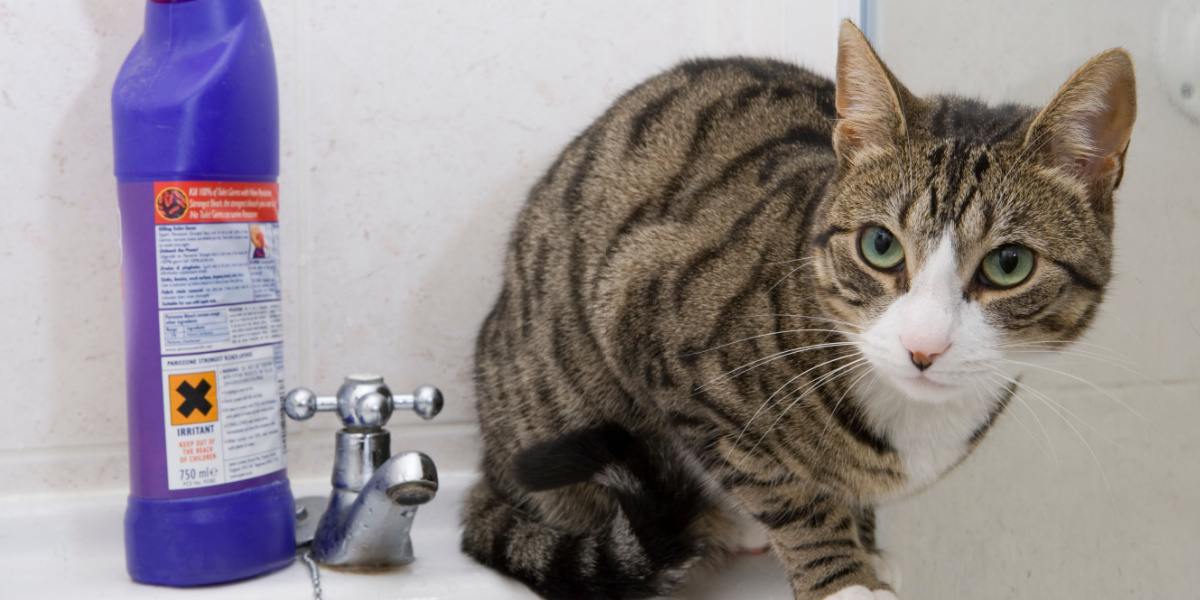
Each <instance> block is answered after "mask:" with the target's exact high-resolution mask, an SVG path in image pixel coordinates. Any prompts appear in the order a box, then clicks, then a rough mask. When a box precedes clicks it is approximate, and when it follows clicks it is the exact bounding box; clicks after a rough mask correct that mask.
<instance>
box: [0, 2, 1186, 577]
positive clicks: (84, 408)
mask: <svg viewBox="0 0 1200 600" xmlns="http://www.w3.org/2000/svg"><path fill="white" fill-rule="evenodd" d="M264 3H265V5H266V8H267V12H268V17H269V19H270V22H271V26H272V30H273V32H274V38H275V39H274V42H275V47H276V53H277V55H278V60H279V69H280V80H281V85H282V90H281V91H282V94H281V104H282V111H283V113H282V114H283V126H284V134H283V136H284V138H283V143H284V156H283V170H284V172H283V175H282V176H281V184H282V187H283V199H284V200H283V201H284V215H283V226H284V234H285V240H284V253H285V259H286V261H287V262H286V265H287V266H286V268H285V273H284V275H285V278H286V285H287V288H288V290H287V291H288V292H289V294H288V299H289V300H288V306H287V310H288V323H287V330H288V331H287V333H288V336H289V345H288V352H289V364H288V368H289V373H288V379H289V381H290V382H291V383H292V384H295V385H299V384H305V385H309V386H312V387H314V388H317V389H319V390H326V391H328V390H332V389H333V388H334V387H335V386H336V385H337V383H338V381H339V379H340V377H341V376H342V375H343V374H344V373H348V372H351V371H363V370H375V371H379V372H381V373H383V374H385V375H386V376H387V377H388V378H389V380H390V381H391V382H392V384H393V387H395V388H397V389H406V388H408V387H411V386H413V385H415V384H417V383H420V382H430V383H434V384H437V385H439V386H441V387H442V388H443V389H444V390H445V392H446V395H447V409H446V411H445V413H444V414H443V415H442V416H440V417H438V419H437V420H436V421H434V422H432V423H416V422H415V417H411V416H406V415H399V416H397V417H395V418H394V422H395V423H396V424H397V437H398V441H397V442H396V445H397V446H399V447H415V448H421V449H425V450H427V451H430V452H431V454H433V455H434V456H435V457H437V458H438V460H439V462H440V463H442V464H443V468H455V467H460V468H465V467H469V466H470V465H471V463H472V461H473V457H474V451H475V442H474V434H473V426H472V411H471V408H470V407H471V403H472V398H471V385H470V381H469V356H470V353H471V347H472V342H473V337H474V334H475V329H476V326H477V324H478V322H479V321H480V319H481V318H482V317H483V315H484V314H485V313H486V311H487V309H488V306H489V304H490V302H491V301H492V299H493V296H494V294H495V293H496V291H497V289H498V280H497V274H498V267H499V264H500V261H501V256H502V251H503V244H504V240H505V238H506V235H507V230H508V227H509V225H510V223H511V221H512V218H513V216H514V214H515V212H516V210H517V208H518V207H519V205H520V202H521V200H522V197H523V194H524V192H525V190H526V189H527V188H528V187H529V185H530V184H531V183H532V182H533V180H534V179H535V178H536V177H537V176H538V175H539V174H540V172H541V171H542V169H544V168H545V167H546V165H547V164H548V163H549V161H550V160H551V159H552V157H553V155H554V153H555V152H556V151H557V150H558V149H559V148H560V147H561V146H562V145H563V144H564V143H565V142H566V141H567V140H569V139H570V138H571V136H572V135H573V134H574V133H575V132H577V131H579V130H580V129H581V128H582V127H583V126H585V125H586V124H587V122H588V121H589V120H590V119H591V118H592V117H593V116H594V115H595V114H597V113H598V112H599V111H601V110H602V109H603V107H604V106H605V105H606V104H607V103H608V102H609V101H610V100H611V98H612V97H614V96H615V95H616V94H618V93H620V92H621V91H622V90H624V89H626V88H627V87H628V86H630V85H632V84H633V83H635V82H636V81H638V80H639V79H641V78H642V77H644V76H646V75H648V74H650V73H652V72H654V71H656V70H658V69H660V68H663V67H665V66H667V65H669V64H671V63H672V62H674V61H675V60H677V59H679V58H681V57H685V56H694V55H700V54H729V53H748V54H773V55H777V56H781V57H787V58H792V59H796V60H802V61H805V62H807V63H809V64H811V65H813V66H814V67H816V68H818V69H820V70H823V71H826V72H828V71H829V70H831V67H832V64H833V57H834V54H833V48H834V36H835V33H836V29H835V23H836V17H837V14H839V12H842V11H845V10H851V9H852V8H846V7H855V8H856V7H857V4H858V3H857V2H832V1H830V2H805V1H800V0H771V1H767V0H763V1H759V2H754V3H745V2H728V1H727V2H721V1H718V0H706V1H703V2H694V1H686V0H672V1H665V2H654V3H647V2H639V1H637V0H620V1H614V0H608V1H603V2H602V1H593V2H572V3H563V2H552V1H536V2H535V1H531V0H508V1H503V2H497V1H484V0H474V1H471V2H435V1H432V0H430V1H426V2H415V1H406V2H352V1H340V2H334V1H325V2H318V1H315V0H314V1H308V2H302V1H296V0H265V1H264ZM875 4H877V5H878V6H877V12H876V14H875V15H874V19H873V22H874V27H873V29H874V30H875V33H876V34H877V39H878V42H879V49H880V51H881V54H882V55H883V56H884V57H885V59H886V60H888V62H889V64H890V65H891V66H892V67H893V69H894V71H895V72H896V74H897V75H898V76H899V77H900V78H901V79H902V80H903V81H904V82H906V84H908V86H909V87H910V89H912V90H913V91H915V92H917V93H929V92H933V91H938V90H954V91H958V92H961V93H966V94H973V95H978V96H981V97H984V98H987V99H1006V100H1021V101H1026V102H1031V103H1038V102H1042V101H1044V100H1045V99H1048V98H1049V97H1050V95H1051V94H1052V93H1053V92H1054V89H1055V88H1056V86H1057V85H1058V84H1059V83H1060V82H1061V81H1063V80H1064V79H1065V78H1066V76H1067V75H1068V74H1069V73H1070V71H1071V70H1072V69H1073V68H1074V67H1075V66H1077V65H1078V64H1080V63H1081V62H1082V61H1083V60H1085V59H1086V58H1087V57H1088V56H1089V55H1090V54H1092V53H1094V52H1096V51H1099V50H1101V49H1103V48H1107V47H1110V46H1114V45H1125V46H1126V47H1128V48H1129V49H1130V50H1131V51H1132V52H1133V54H1134V57H1135V60H1136V61H1137V64H1138V69H1139V71H1138V72H1139V101H1140V114H1139V120H1138V126H1137V129H1136V131H1135V134H1134V139H1133V145H1132V149H1131V150H1130V154H1129V163H1128V169H1127V174H1126V179H1125V182H1124V183H1123V185H1122V189H1121V193H1120V202H1119V206H1118V218H1117V221H1118V227H1117V242H1118V256H1117V267H1118V275H1117V279H1116V280H1115V281H1114V283H1113V286H1112V291H1111V293H1110V295H1109V299H1108V301H1107V303H1106V305H1105V308H1104V310H1103V311H1102V312H1101V314H1100V316H1099V318H1098V320H1097V323H1096V326H1095V328H1094V331H1093V333H1092V334H1091V335H1090V336H1089V338H1088V340H1087V344H1088V345H1081V346H1079V347H1078V348H1077V350H1078V351H1079V352H1078V353H1077V354H1076V355H1074V356H1073V357H1069V358H1067V359H1064V360H1060V361H1059V362H1057V363H1055V364H1053V365H1052V368H1054V369H1058V370H1061V371H1062V372H1063V373H1065V374H1062V373H1053V372H1049V371H1039V370H1037V369H1033V370H1031V373H1030V376H1029V377H1028V378H1027V379H1026V380H1025V385H1027V386H1028V389H1025V390H1023V393H1022V394H1021V395H1020V396H1019V400H1018V401H1017V402H1015V403H1014V405H1013V407H1012V409H1011V410H1010V411H1009V412H1008V413H1007V414H1006V415H1005V416H1004V417H1003V418H1002V419H1001V421H1000V423H999V424H998V426H997V428H996V430H995V431H994V433H993V434H992V435H991V436H990V437H989V439H988V440H987V442H986V443H985V444H984V445H983V447H982V449H981V450H980V452H979V453H978V454H977V455H976V456H975V457H973V458H972V459H971V460H969V461H967V462H966V463H965V464H964V465H963V466H962V467H960V468H959V469H958V470H956V471H955V472H954V473H952V474H951V476H950V477H949V478H948V479H947V480H946V481H944V482H942V483H941V484H939V485H937V486H935V487H934V488H933V489H931V490H929V491H928V492H926V493H924V494H921V495H920V496H918V497H917V498H914V499H911V500H906V501H902V502H900V503H898V504H896V505H894V506H891V507H888V508H886V509H884V510H883V511H882V515H881V516H882V537H883V541H884V544H885V547H887V548H889V549H890V550H891V551H892V554H893V556H894V558H895V559H896V560H897V561H898V562H899V563H900V564H901V566H902V567H903V570H904V573H905V575H904V580H905V584H904V589H905V590H906V591H907V592H909V593H908V594H907V597H910V598H933V599H938V598H947V599H949V598H964V597H966V598H973V599H991V598H997V599H998V598H1080V597H1093V598H1167V597H1192V596H1194V595H1195V589H1196V588H1197V586H1198V585H1200V575H1198V574H1197V573H1196V572H1195V570H1194V566H1195V565H1194V562H1195V557H1196V556H1197V555H1200V536H1197V532H1200V512H1198V511H1196V510H1195V507H1196V506H1200V469H1198V467H1197V465H1198V464H1200V442H1198V441H1197V438H1196V436H1195V435H1194V434H1193V429H1194V427H1195V425H1194V424H1195V423H1197V422H1200V405H1198V404H1197V399H1198V398H1200V343H1198V342H1200V316H1197V315H1198V313H1197V310H1196V309H1197V302H1198V301H1197V299H1198V298H1200V271H1198V270H1197V269H1196V268H1195V257H1196V256H1200V236H1196V235H1195V233H1194V231H1193V229H1194V228H1196V227H1197V226H1198V225H1200V200H1198V199H1197V195H1196V192H1195V190H1197V189H1200V168H1198V167H1200V160H1198V159H1197V157H1198V156H1200V127H1198V126H1197V124H1196V123H1194V122H1192V121H1189V120H1187V119H1186V118H1184V117H1183V116H1182V115H1181V114H1180V113H1179V112H1177V111H1176V110H1175V109H1174V108H1173V107H1172V105H1171V104H1170V102H1169V101H1168V94H1169V93H1171V92H1172V90H1173V89H1174V88H1171V87H1169V86H1168V85H1166V84H1164V83H1163V82H1161V81H1160V80H1159V68H1158V67H1157V66H1156V59H1155V41H1156V39H1157V38H1158V35H1157V33H1156V28H1157V27H1158V23H1159V19H1160V16H1159V14H1158V11H1159V10H1160V9H1162V8H1163V7H1165V6H1167V5H1168V2H1166V1H1165V0H1152V1H1147V2H1139V3H1136V4H1135V3H1131V2H1127V1H1122V0H1070V1H1060V2H1054V3H1045V2H1038V1H1036V0H1014V1H1010V2H1006V3H1003V4H999V3H995V4H994V5H993V4H984V3H969V5H968V3H962V2H957V3H956V2H944V1H941V2H939V1H936V0H908V1H906V2H903V3H899V2H891V3H883V2H880V3H875ZM140 14H141V6H140V3H137V2H111V1H107V0H84V1H78V2H67V1H65V0H63V1H60V2H54V3H48V2H38V3H35V2H24V1H21V0H0V57H3V58H2V59H0V133H3V138H0V198H4V199H5V200H6V203H5V204H6V206H5V209H4V212H3V213H2V214H0V277H2V278H3V279H2V280H3V282H4V285H0V310H3V311H5V313H6V314H5V316H4V317H3V318H0V352H2V354H3V356H4V358H5V360H3V361H0V380H3V381H5V382H6V383H7V390H6V392H5V393H4V395H3V398H4V406H5V408H7V409H8V410H7V415H6V418H4V419H0V481H2V482H3V491H2V492H0V494H14V493H19V494H39V493H81V492H92V491H111V490H120V489H123V488H124V487H125V485H126V483H125V482H126V478H127V473H126V469H127V467H126V463H125V461H126V456H125V435H126V431H125V423H124V391H123V385H124V381H123V377H124V368H123V355H122V346H121V325H120V318H121V314H120V298H119V293H118V273H119V257H118V247H117V239H118V225H117V215H116V202H115V195H114V188H113V184H112V177H111V168H112V164H111V151H110V137H109V136H110V132H109V123H108V88H109V85H110V84H111V81H112V78H113V76H114V75H115V73H116V70H117V68H118V66H119V64H120V61H121V59H122V57H123V56H124V54H125V52H126V51H127V49H128V47H129V46H130V45H131V44H132V43H133V40H134V39H136V37H137V35H138V32H139V30H140ZM1092 344H1094V345H1092ZM334 427H335V425H334V423H333V419H332V418H328V416H327V415H321V416H319V417H318V418H317V419H316V420H314V421H313V422H310V423H307V424H303V425H298V424H294V423H293V424H290V425H289V430H290V432H291V436H290V439H289V451H290V453H291V456H290V463H291V465H292V472H293V475H294V476H296V477H317V476H324V475H325V470H326V469H327V468H328V465H329V460H330V456H331V453H330V450H329V446H330V441H331V435H330V433H331V431H332V430H333V429H334Z"/></svg>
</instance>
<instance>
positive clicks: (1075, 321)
mask: <svg viewBox="0 0 1200 600" xmlns="http://www.w3.org/2000/svg"><path fill="white" fill-rule="evenodd" d="M837 111H838V122H837V124H836V127H835V130H834V147H835V150H836V154H837V160H838V177H837V181H836V184H835V186H834V187H833V191H832V192H831V196H830V198H829V199H828V201H827V203H826V206H827V208H826V210H825V211H824V213H823V214H822V215H821V217H820V218H819V220H818V224H817V229H816V232H817V236H816V248H815V249H814V252H815V255H816V258H815V259H814V260H813V265H814V278H815V281H816V282H817V284H818V288H819V290H820V291H819V292H818V295H819V298H820V302H821V303H822V305H823V307H824V308H825V310H826V311H827V312H829V313H832V314H833V315H835V316H836V317H837V318H838V319H839V320H841V321H845V322H846V324H847V325H846V327H847V328H848V329H847V332H848V333H849V334H850V335H851V336H852V337H854V338H855V339H856V341H858V342H860V348H861V351H862V352H863V354H864V355H865V356H866V358H867V359H868V360H869V362H870V363H871V365H872V366H873V367H874V369H875V371H876V372H877V373H879V374H880V375H882V376H883V379H885V380H886V381H887V382H888V383H890V384H892V387H894V388H896V389H898V390H899V391H901V392H903V393H904V394H905V395H907V396H909V397H911V398H913V399H917V400H929V401H938V400H939V399H943V398H947V397H950V396H951V395H957V393H961V391H962V390H964V389H965V390H970V389H971V387H972V386H974V385H977V384H978V383H979V382H981V381H982V382H987V381H989V380H990V379H989V375H990V374H993V373H994V370H995V369H998V368H1002V367H1003V366H1004V365H1005V364H1009V363H1005V362H1004V360H1003V358H1004V355H1005V352H1006V349H1012V348H1017V347H1025V348H1052V347H1060V346H1062V345H1063V344H1065V343H1067V342H1070V341H1072V340H1074V339H1076V338H1077V337H1078V336H1079V335H1080V334H1081V333H1082V332H1083V331H1084V329H1085V328H1086V327H1087V326H1088V324H1089V323H1090V322H1091V320H1092V318H1093V316H1094V315H1095V313H1096V309H1097V307H1098V306H1099V304H1100V302H1101V299H1102V297H1103V294H1104V289H1105V286H1106V285H1107V284H1108V281H1109V279H1110V276H1111V270H1112V254H1113V247H1112V230H1113V198H1112V193H1113V190H1114V189H1115V188H1116V187H1117V185H1118V184H1119V183H1120V180H1121V175H1122V171H1123V168H1124V158H1125V150H1126V148H1127V147H1128V144H1129V137H1130V131H1131V129H1132V127H1133V121H1134V116H1135V113H1136V100H1135V93H1134V75H1133V66H1132V63H1131V62H1130V58H1129V55H1128V54H1127V53H1126V52H1125V51H1124V50H1121V49H1113V50H1109V51H1106V52H1103V53H1101V54H1099V55H1097V56H1096V57H1094V58H1092V59H1091V60H1089V61H1088V62H1087V63H1086V64H1084V65H1083V66H1082V67H1081V68H1080V69H1079V70H1077V71H1076V72H1075V73H1074V74H1073V75H1072V76H1071V77H1070V79H1068V80H1067V82H1066V83H1065V84H1063V86H1062V88H1061V89H1059V91H1058V93H1057V94H1056V95H1055V96H1054V98H1053V99H1052V100H1051V101H1050V103H1049V104H1047V105H1046V106H1045V107H1044V108H1042V109H1041V110H1040V111H1038V110H1035V109H1031V108H1025V107H1020V106H1016V105H1006V106H999V107H988V106H985V105H984V104H982V103H980V102H977V101H973V100H965V99H961V98H954V97H932V98H924V99H922V98H917V97H915V96H913V95H911V94H910V93H909V92H908V91H907V90H906V89H905V88H904V86H902V85H901V84H900V83H899V81H897V80H896V78H895V77H894V76H893V75H892V74H891V72H890V71H888V69H887V67H886V66H884V64H883V63H882V61H880V60H879V57H878V56H877V55H876V54H875V53H874V51H873V50H872V49H871V47H870V45H869V44H868V42H867V40H866V39H865V38H864V37H863V36H862V34H861V32H859V31H858V29H857V28H855V27H854V26H853V25H850V24H849V23H848V22H847V23H846V24H844V25H843V27H842V32H841V37H840V40H839V52H838V63H837ZM1018 344H1026V346H1017V345H1018Z"/></svg>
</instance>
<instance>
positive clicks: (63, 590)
mask: <svg viewBox="0 0 1200 600" xmlns="http://www.w3.org/2000/svg"><path fill="white" fill-rule="evenodd" d="M474 479H475V475H474V474H471V473H466V472H452V473H443V474H442V476H441V489H440V490H439V492H438V496H437V498H435V499H434V501H433V502H431V503H430V504H428V505H426V506H423V507H421V509H420V511H419V512H418V514H417V519H416V524H415V525H414V527H413V533H412V536H413V546H414V548H415V551H416V555H417V560H416V561H415V562H414V563H412V564H411V565H408V566H406V567H403V568H400V569H396V570H392V571H387V572H383V573H378V574H351V573H340V572H337V571H333V570H331V569H324V568H323V569H321V587H322V589H323V591H324V597H325V600H349V599H355V600H360V599H367V598H383V599H397V600H400V599H407V600H435V599H441V598H446V599H464V600H466V599H469V600H510V599H523V600H528V599H530V598H536V596H534V595H533V594H532V593H530V592H529V591H528V590H527V589H526V588H525V587H524V586H522V585H521V584H519V583H517V582H515V581H512V580H509V579H507V578H505V577H503V576H501V575H498V574H496V573H494V572H492V571H490V570H488V569H486V568H484V567H481V566H480V565H478V564H476V563H474V562H473V561H471V560H470V559H469V558H468V557H466V556H465V555H463V554H462V553H461V552H459V550H458V540H459V526H458V512H459V508H460V505H461V500H462V497H463V492H464V491H465V490H466V488H467V486H468V485H469V484H470V483H471V482H473V481H474ZM292 485H293V488H294V489H295V491H296V493H297V495H317V494H326V493H328V492H329V484H328V482H327V481H325V480H306V481H298V482H297V481H293V482H292ZM124 509H125V497H124V495H123V494H119V493H111V492H110V493H97V494H86V495H80V494H74V495H71V496H40V497H38V496H35V497H30V496H23V497H16V498H13V497H9V498H5V499H3V500H0V598H33V599H38V598H47V599H57V598H85V597H86V598H89V599H90V600H101V599H107V598H114V599H126V598H130V599H137V598H171V597H183V596H189V597H196V596H198V597H203V598H231V599H232V598H237V599H239V600H241V599H245V600H253V599H259V598H262V599H264V600H266V599H270V600H279V599H284V598H311V597H312V587H311V583H310V580H309V575H308V571H307V568H306V567H305V566H304V564H303V563H301V562H299V561H297V562H296V563H293V564H292V565H291V566H289V567H288V568H286V569H283V570H281V571H279V572H276V573H272V574H270V575H265V576H262V577H258V578H255V579H251V580H247V581H242V582H238V583H232V584H226V585H217V586H209V587H203V588H190V589H174V588H162V587H154V586H145V585H139V584H135V583H133V582H131V581H130V580H129V578H128V576H127V575H126V574H125V556H124V548H123V540H122V516H123V512H124ZM181 543H183V542H181ZM694 587H695V588H696V589H697V591H696V592H688V593H685V594H684V596H683V597H686V598H694V599H705V600H716V599H725V598H755V599H760V600H774V599H779V600H790V599H791V597H792V596H791V593H790V592H789V591H788V587H787V583H786V581H785V579H784V576H783V574H782V572H781V571H780V569H779V568H778V567H777V566H776V564H775V563H774V561H773V559H771V558H770V557H767V556H761V557H745V558H739V559H738V560H736V561H734V563H733V564H732V565H730V566H729V567H728V568H727V569H725V570H724V571H722V572H721V573H720V574H719V575H717V576H715V577H712V578H711V579H709V580H706V581H705V582H704V583H703V585H697V586H694ZM700 589H702V590H703V591H702V592H701V591H699V590H700Z"/></svg>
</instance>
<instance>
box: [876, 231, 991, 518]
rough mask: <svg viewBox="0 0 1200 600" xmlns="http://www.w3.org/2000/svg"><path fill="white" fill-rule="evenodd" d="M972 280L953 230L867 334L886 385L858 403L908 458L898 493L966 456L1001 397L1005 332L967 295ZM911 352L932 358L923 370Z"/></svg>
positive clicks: (914, 487)
mask: <svg viewBox="0 0 1200 600" xmlns="http://www.w3.org/2000/svg"><path fill="white" fill-rule="evenodd" d="M965 283H966V282H965V281H963V278H962V276H961V275H960V274H959V269H958V264H957V260H956V258H955V253H954V243H953V238H952V236H951V234H950V233H948V232H947V233H946V234H943V236H942V238H941V239H940V240H938V244H937V247H936V248H935V250H934V251H933V253H932V254H930V255H929V257H928V258H927V259H926V260H925V264H923V265H922V266H921V269H920V271H918V272H917V274H916V276H915V277H913V280H912V285H911V286H910V289H909V291H908V293H906V294H905V295H904V296H901V297H900V298H898V299H897V300H896V301H895V302H893V303H892V305H891V306H889V307H888V309H887V310H886V311H884V313H883V315H881V316H880V317H879V319H877V320H876V321H875V322H874V323H873V324H871V326H870V327H868V328H867V329H866V330H865V331H864V332H863V334H862V337H861V340H860V341H861V343H860V346H859V347H860V348H861V350H862V353H863V355H864V356H865V357H866V358H867V360H868V361H869V362H870V364H871V366H872V367H873V369H874V371H875V372H876V373H877V374H878V378H879V379H880V380H881V381H882V382H883V383H885V384H886V385H883V386H872V387H869V388H867V389H866V390H865V391H864V392H861V393H859V405H860V406H859V407H860V408H861V409H862V411H863V414H864V416H865V417H866V418H867V420H868V421H869V422H870V423H871V426H872V427H873V428H874V429H875V430H876V431H878V432H880V433H881V434H883V435H884V436H886V437H887V439H888V440H890V441H891V443H892V445H893V446H894V447H895V448H896V450H897V452H899V454H900V457H901V459H902V460H903V461H904V467H905V472H906V474H907V475H908V478H907V481H906V485H905V486H904V489H903V490H900V491H898V495H904V494H907V493H909V492H912V491H916V490H918V489H921V488H923V487H924V486H926V485H928V484H929V483H931V482H933V481H934V480H936V479H937V478H938V477H940V476H941V475H942V473H945V472H946V470H947V469H949V468H950V467H952V466H953V465H954V464H956V463H957V462H958V461H959V460H961V459H962V457H963V456H964V455H965V454H966V451H967V448H968V446H969V441H970V439H971V436H972V435H973V434H974V432H975V431H976V430H977V429H978V428H979V427H980V426H981V425H982V424H983V423H985V422H986V421H987V419H988V418H989V417H990V416H991V414H992V410H993V408H994V406H995V404H996V401H997V395H996V388H997V385H996V378H995V377H994V375H993V369H995V368H996V365H997V364H1001V362H1002V361H1001V360H1000V359H1001V355H1000V351H999V350H998V349H997V341H998V334H997V332H996V331H995V330H994V329H993V328H992V326H991V325H989V324H988V323H987V321H986V320H985V319H984V316H983V311H982V310H981V309H980V307H979V305H978V303H975V302H971V301H968V300H967V299H965V298H963V287H964V285H965ZM912 352H922V353H924V354H925V355H926V357H927V358H928V357H929V356H932V357H933V358H932V361H931V362H929V363H928V365H927V366H926V368H924V369H921V368H918V366H917V364H916V363H915V362H914V359H913V357H912V356H911V355H910V353H912Z"/></svg>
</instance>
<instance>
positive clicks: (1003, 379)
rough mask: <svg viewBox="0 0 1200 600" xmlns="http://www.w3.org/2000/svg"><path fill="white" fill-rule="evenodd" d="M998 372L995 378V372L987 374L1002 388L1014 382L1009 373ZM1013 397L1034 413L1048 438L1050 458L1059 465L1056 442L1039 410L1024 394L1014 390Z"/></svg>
mask: <svg viewBox="0 0 1200 600" xmlns="http://www.w3.org/2000/svg"><path fill="white" fill-rule="evenodd" d="M997 373H999V374H1000V377H999V378H995V376H994V374H992V373H988V374H987V375H986V376H987V377H988V378H989V380H990V381H991V382H992V383H993V384H998V385H999V386H1000V387H1001V388H1005V387H1007V386H1008V385H1010V384H1011V383H1012V379H1011V378H1009V377H1008V376H1007V375H1005V374H1004V373H1002V372H999V371H997ZM1012 397H1013V399H1014V400H1016V401H1018V402H1020V403H1021V406H1024V407H1025V410H1027V411H1029V414H1030V415H1033V420H1034V421H1035V422H1036V423H1037V426H1038V429H1039V430H1041V432H1042V437H1043V438H1045V440H1046V448H1047V449H1048V450H1049V451H1050V458H1051V460H1053V461H1054V464H1055V465H1057V464H1058V451H1057V450H1056V449H1055V447H1054V442H1053V440H1052V439H1051V438H1050V431H1049V430H1048V429H1046V424H1045V422H1043V421H1042V417H1040V416H1039V415H1038V414H1037V411H1035V410H1033V407H1032V406H1030V404H1029V402H1028V401H1026V400H1025V397H1024V396H1022V395H1020V394H1017V393H1015V392H1014V393H1013V396H1012Z"/></svg>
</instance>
